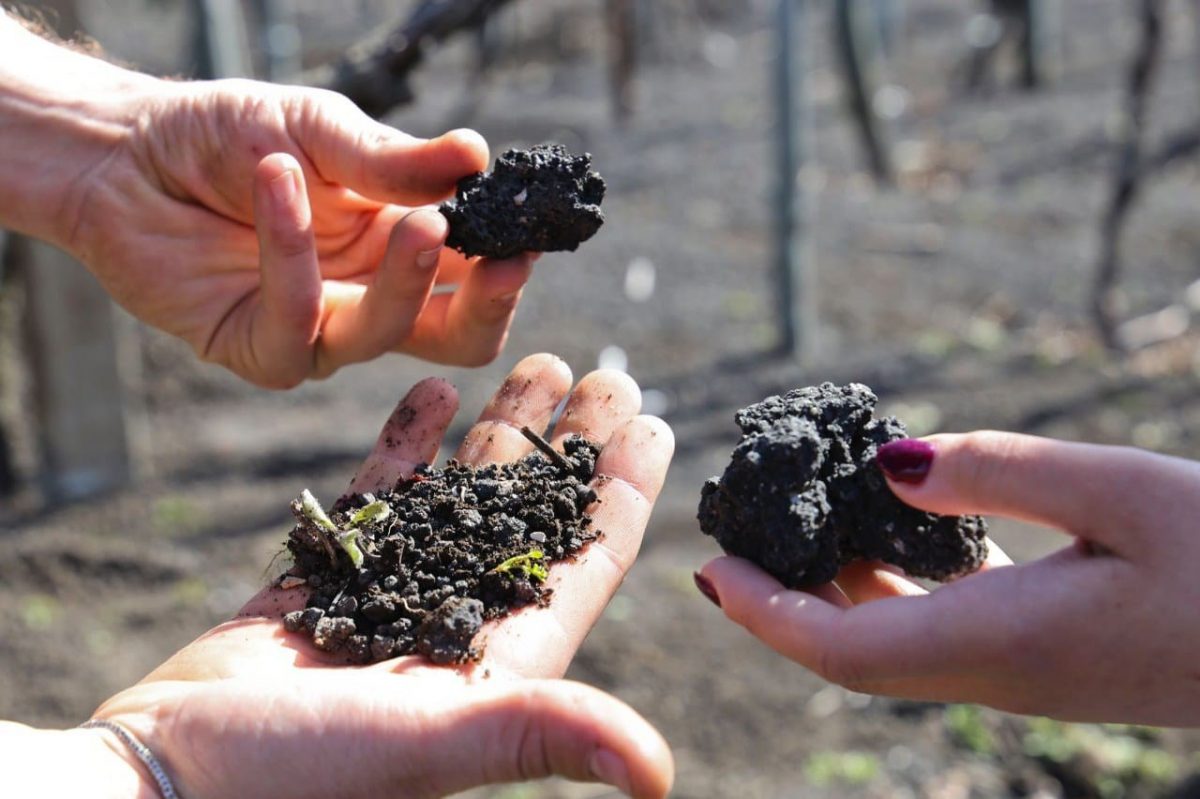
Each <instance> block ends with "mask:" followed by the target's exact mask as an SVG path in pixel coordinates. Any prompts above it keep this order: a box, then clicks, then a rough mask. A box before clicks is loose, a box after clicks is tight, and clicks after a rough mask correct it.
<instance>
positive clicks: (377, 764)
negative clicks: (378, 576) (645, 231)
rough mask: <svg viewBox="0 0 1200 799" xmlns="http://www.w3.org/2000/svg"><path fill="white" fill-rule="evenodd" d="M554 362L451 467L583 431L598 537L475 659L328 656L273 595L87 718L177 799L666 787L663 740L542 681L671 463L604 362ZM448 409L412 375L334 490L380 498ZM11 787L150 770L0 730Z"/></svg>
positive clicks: (93, 744) (118, 788)
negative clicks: (518, 786)
mask: <svg viewBox="0 0 1200 799" xmlns="http://www.w3.org/2000/svg"><path fill="white" fill-rule="evenodd" d="M571 383H572V378H571V373H570V370H569V369H568V368H567V367H566V365H565V364H564V363H563V362H562V361H561V360H559V359H557V358H554V357H552V356H548V355H536V356H531V357H529V358H526V359H525V360H523V361H522V362H521V363H520V364H518V365H517V367H516V368H515V369H514V371H513V373H512V374H511V375H510V376H509V378H508V379H507V380H506V381H505V384H504V386H503V387H501V389H500V390H499V391H497V393H496V395H495V396H494V397H493V399H492V400H491V402H490V404H489V405H488V406H487V408H486V409H485V410H484V412H483V414H482V415H481V416H480V418H479V421H478V423H477V424H476V425H475V427H474V428H472V430H471V432H470V433H469V434H468V435H467V438H466V439H465V441H464V443H463V445H462V447H461V448H460V450H459V452H458V454H457V457H458V458H459V459H461V460H462V461H463V462H466V463H475V464H479V463H487V462H503V461H510V460H514V459H517V458H519V457H521V456H523V455H525V454H526V453H527V452H529V451H530V450H531V448H532V445H531V444H530V443H529V441H528V440H526V439H525V437H524V436H523V435H522V434H521V433H520V432H519V431H520V428H521V427H523V426H529V427H531V428H533V429H535V430H539V429H544V428H545V427H546V425H547V424H548V423H549V421H550V419H551V417H552V415H553V413H554V410H555V408H556V407H557V406H558V405H559V402H560V401H561V400H562V399H563V398H564V397H567V404H566V409H565V410H564V412H563V414H562V415H561V417H560V420H559V421H558V423H557V426H556V427H555V429H554V431H553V435H552V436H551V441H552V442H553V443H555V444H556V445H558V446H559V447H561V443H562V441H563V440H564V439H566V438H567V437H569V436H570V435H572V434H583V435H585V436H586V437H587V438H589V439H590V440H592V441H596V442H602V443H603V450H602V452H601V454H600V457H599V460H598V462H597V466H596V477H595V478H594V479H593V482H592V486H593V488H594V489H595V490H596V492H597V493H598V494H599V497H600V501H599V504H597V505H595V506H593V511H592V513H593V515H594V517H595V526H596V528H597V529H600V530H602V531H603V532H604V537H603V539H602V540H599V541H595V542H592V543H591V544H589V545H588V547H587V549H585V550H584V552H583V553H582V555H581V556H580V557H579V558H578V560H575V561H571V562H562V563H557V564H555V565H554V566H553V567H552V568H551V569H550V576H549V587H551V588H553V589H554V598H553V601H552V602H551V604H550V606H549V607H547V608H529V609H526V610H523V611H520V612H517V613H515V614H513V615H511V616H508V617H505V618H503V619H500V620H499V621H497V622H491V623H489V624H488V625H486V626H485V629H484V631H483V633H481V634H486V636H487V646H486V649H485V650H484V654H483V659H482V661H481V662H479V663H476V664H470V665H467V666H463V667H457V668H451V667H439V666H433V665H430V664H429V663H428V662H427V661H426V660H425V659H424V658H422V657H418V656H408V657H401V658H396V659H392V660H386V661H383V662H379V663H376V664H373V665H370V666H345V665H335V664H331V663H330V662H329V658H328V657H326V656H323V655H322V654H321V653H320V652H318V651H317V650H315V649H314V648H313V647H312V642H311V641H310V640H308V639H307V638H305V637H304V636H303V635H302V634H300V633H287V632H285V631H284V629H283V625H282V624H281V622H280V617H281V615H282V614H283V613H284V612H286V611H288V610H292V609H295V608H299V607H303V605H304V596H303V591H302V590H301V589H293V590H290V591H284V590H281V589H277V588H272V589H268V590H265V591H263V592H262V593H260V594H259V595H258V596H257V597H255V598H254V599H252V600H251V601H250V602H249V603H248V604H247V605H246V606H245V607H244V608H243V609H242V611H241V612H240V613H239V614H238V615H237V617H236V618H234V619H233V620H231V621H228V622H226V623H224V624H222V625H219V626H218V627H216V628H215V629H213V630H210V631H209V632H207V633H205V634H204V635H202V636H201V637H200V638H198V639H197V640H196V641H194V642H193V643H191V644H190V645H188V646H187V647H185V648H184V649H183V650H181V651H180V652H178V653H177V654H175V655H174V656H172V657H171V658H170V659H169V660H168V661H167V662H166V663H164V664H163V665H162V666H160V667H159V668H157V669H155V670H154V672H152V673H151V674H150V675H149V676H147V677H146V678H145V679H144V680H143V681H142V682H140V683H139V684H137V685H135V686H133V687H132V688H129V689H128V690H126V691H123V692H121V693H120V694H117V695H116V696H114V697H113V698H111V699H109V700H108V701H106V702H105V703H104V704H103V705H101V707H100V708H99V710H98V711H97V712H96V718H97V719H103V720H106V721H108V722H113V723H116V724H119V725H121V727H122V728H124V729H127V730H128V731H129V732H130V733H131V734H132V736H133V737H134V738H136V739H137V740H138V741H140V742H141V743H142V744H144V745H145V746H146V747H147V748H148V749H149V751H150V752H152V753H153V757H154V760H155V761H157V762H158V763H160V764H161V766H162V768H163V770H164V771H165V772H166V774H167V775H168V777H169V778H170V779H171V781H172V783H173V785H174V788H175V791H176V792H177V794H178V795H179V796H180V797H182V799H202V798H205V797H251V796H289V797H293V798H294V799H303V797H314V798H316V797H322V798H323V797H328V796H338V797H345V798H346V799H352V798H353V797H378V796H404V797H434V796H444V795H447V794H451V793H454V792H456V791H461V790H465V789H467V788H470V787H472V786H476V785H482V784H487V783H496V782H506V781H513V780H524V779H538V778H540V777H546V776H550V775H561V776H564V777H567V778H570V779H575V780H589V781H601V782H606V783H608V784H611V785H613V786H616V787H617V788H619V789H620V790H622V791H624V792H625V793H626V794H628V795H630V796H635V797H645V798H646V799H651V798H652V797H662V796H665V795H666V793H667V791H668V789H669V787H670V784H671V778H672V773H673V771H672V769H673V766H672V760H671V755H670V752H669V750H668V749H667V745H666V743H665V742H664V741H663V739H662V738H661V736H659V734H658V733H657V732H656V731H655V730H654V728H653V727H651V726H650V725H649V723H648V722H646V720H645V719H643V718H642V717H641V716H639V715H638V714H637V713H636V712H635V711H634V710H632V709H631V708H629V707H628V706H627V705H625V704H623V703H622V702H620V701H618V700H617V699H615V698H613V697H611V696H608V695H607V694H604V693H602V692H600V691H598V690H596V689H594V688H590V687H588V686H585V685H581V684H578V683H573V682H568V681H564V680H560V679H557V678H559V677H560V676H561V675H562V674H563V672H564V671H565V670H566V668H567V665H568V663H569V662H570V661H571V658H572V656H573V655H574V653H575V650H576V649H577V648H578V647H579V645H580V643H582V641H583V638H584V636H586V635H587V632H588V630H589V629H590V628H591V626H592V625H593V624H594V623H595V621H596V619H597V618H598V617H599V615H600V613H601V611H602V610H603V609H604V606H605V604H606V603H607V602H608V599H609V597H610V596H611V595H612V593H613V592H614V591H615V590H616V589H617V587H618V586H619V585H620V583H621V580H622V579H623V577H624V575H625V572H626V570H627V569H628V568H629V566H630V565H631V563H632V562H633V559H634V556H635V555H636V553H637V550H638V547H639V545H640V543H641V538H642V533H643V530H644V529H645V526H646V522H647V519H648V518H649V514H650V510H651V508H652V507H653V505H654V500H655V498H656V497H657V494H658V491H659V489H660V488H661V486H662V482H663V479H664V476H665V474H666V470H667V465H668V463H669V461H670V459H671V454H672V450H673V439H672V436H671V431H670V429H669V428H668V427H667V426H666V425H665V424H663V423H662V422H661V421H660V420H658V419H655V418H652V417H647V416H637V415H636V414H637V412H638V408H639V406H640V404H641V395H640V392H639V390H638V388H637V386H636V384H635V383H634V382H633V381H632V380H631V379H630V378H629V377H628V376H626V375H624V374H622V373H619V372H611V371H600V372H593V373H592V374H590V375H588V376H586V377H585V378H583V380H581V381H580V382H579V384H578V385H576V386H575V387H574V389H573V390H572V389H571ZM456 406H457V400H456V398H455V393H454V389H453V388H452V387H451V386H449V385H448V384H447V383H445V382H444V381H441V380H436V379H429V380H425V381H423V382H421V383H419V384H417V386H416V387H414V388H413V389H412V390H411V391H410V392H409V394H408V396H406V397H405V398H404V400H403V401H402V402H401V403H400V405H399V407H398V408H397V409H396V412H395V413H394V414H393V415H392V417H391V419H390V420H389V422H388V424H387V425H386V426H385V427H384V429H383V432H382V433H381V434H380V436H379V441H378V443H377V444H376V446H375V449H374V451H373V452H372V453H371V455H370V456H369V457H368V458H367V460H366V462H365V463H364V464H363V466H362V468H361V469H360V470H359V474H358V476H357V477H356V478H355V480H354V483H353V484H352V486H351V489H352V490H353V491H357V492H362V491H372V490H379V489H380V488H381V487H383V486H388V485H391V484H393V483H394V482H395V481H396V479H397V478H398V477H400V476H401V475H404V474H406V473H409V472H410V471H411V470H412V469H413V467H414V466H415V465H416V464H417V463H420V462H432V461H433V460H434V458H435V457H436V455H437V450H438V446H439V444H440V442H441V439H442V436H443V433H444V432H445V430H446V428H447V426H448V425H449V424H450V421H451V418H452V417H453V415H454V413H455V410H456ZM0 751H3V752H4V753H5V758H4V760H5V762H6V763H7V764H8V765H7V766H6V776H5V780H6V785H7V786H12V785H13V784H14V783H13V780H14V778H15V780H16V785H17V786H18V788H17V790H16V791H15V792H14V793H13V794H12V795H14V796H34V795H36V796H71V795H87V796H96V797H108V796H112V797H139V798H142V797H144V798H145V799H150V797H155V796H157V795H158V789H157V788H156V787H155V786H154V783H153V782H152V781H151V777H150V773H149V771H148V770H147V769H146V767H145V766H144V765H143V764H142V762H140V761H139V760H138V759H137V757H136V755H135V754H134V752H133V750H132V749H131V747H130V746H129V745H128V743H127V742H125V741H122V740H121V739H119V738H118V737H117V735H115V734H114V733H113V732H112V730H111V729H105V728H91V729H86V730H68V731H61V732H59V731H37V730H32V729H30V728H27V727H22V726H20V725H15V724H0Z"/></svg>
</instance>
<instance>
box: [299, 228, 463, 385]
mask: <svg viewBox="0 0 1200 799" xmlns="http://www.w3.org/2000/svg"><path fill="white" fill-rule="evenodd" d="M446 233H447V225H446V218H445V217H444V216H442V215H441V214H439V213H438V212H437V211H434V210H430V209H419V210H417V211H413V212H412V213H410V214H408V215H407V216H405V217H404V219H402V220H401V221H400V222H399V223H398V224H397V225H396V227H395V228H394V229H393V230H392V234H391V237H390V238H389V240H388V246H387V251H386V253H385V255H384V258H383V264H382V265H381V266H380V268H379V270H378V271H377V272H376V273H375V277H374V281H373V282H372V283H371V285H370V286H369V287H366V288H363V289H359V290H356V291H353V292H349V293H348V294H347V295H346V296H343V297H341V298H339V299H338V301H337V302H336V304H335V305H333V307H331V309H330V312H329V314H328V318H327V319H326V322H325V325H324V327H323V328H322V331H321V342H320V348H319V349H318V352H317V355H318V361H317V366H316V371H317V373H318V374H332V373H333V372H334V371H336V370H337V369H339V368H340V367H342V366H345V365H346V364H350V363H357V362H360V361H368V360H371V359H373V358H376V357H378V356H380V355H382V354H384V353H385V352H389V351H391V350H393V349H395V348H396V347H398V346H399V345H400V344H401V342H403V341H404V340H405V339H406V338H407V337H408V335H409V334H410V333H411V332H412V330H413V327H414V326H415V325H416V322H417V319H418V317H419V316H420V314H421V312H422V311H423V310H424V308H425V303H426V301H427V300H428V299H429V293H430V291H431V290H432V289H433V285H434V282H435V279H436V277H437V274H438V261H439V258H440V256H441V252H442V246H443V245H444V244H445V241H446ZM355 288H356V289H358V287H355Z"/></svg>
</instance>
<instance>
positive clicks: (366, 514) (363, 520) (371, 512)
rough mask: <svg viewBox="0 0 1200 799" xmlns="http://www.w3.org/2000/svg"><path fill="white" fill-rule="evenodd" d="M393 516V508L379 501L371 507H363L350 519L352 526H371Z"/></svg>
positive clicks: (370, 505)
mask: <svg viewBox="0 0 1200 799" xmlns="http://www.w3.org/2000/svg"><path fill="white" fill-rule="evenodd" d="M391 515H392V508H391V506H390V505H388V504H387V503H386V502H384V501H383V500H382V499H377V500H375V501H374V502H372V503H371V504H369V505H363V506H362V507H361V508H359V509H358V510H356V511H355V512H354V515H353V516H351V517H350V524H353V525H356V526H357V525H360V524H371V523H377V522H381V521H383V520H384V519H386V518H387V517H389V516H391Z"/></svg>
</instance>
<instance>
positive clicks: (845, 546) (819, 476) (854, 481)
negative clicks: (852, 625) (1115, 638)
mask: <svg viewBox="0 0 1200 799" xmlns="http://www.w3.org/2000/svg"><path fill="white" fill-rule="evenodd" d="M876 402H877V397H876V396H875V394H874V393H873V392H872V391H871V389H869V388H867V387H866V386H864V385H861V384H859V383H851V384H849V385H846V386H841V387H838V386H835V385H833V384H832V383H823V384H822V385H820V386H815V387H810V388H802V389H797V390H795V391H791V392H789V393H787V394H786V395H784V396H774V397H768V398H767V399H764V400H763V401H762V402H758V403H755V404H754V405H750V406H748V407H746V408H743V409H742V410H740V411H738V412H737V414H736V416H735V420H736V421H737V424H738V426H739V427H741V429H742V440H741V442H740V443H739V444H738V446H737V447H736V448H735V449H734V451H733V458H732V460H731V461H730V464H729V466H728V467H727V468H726V469H725V473H724V475H722V476H721V477H720V478H717V477H713V478H711V479H710V480H708V481H707V482H706V483H705V484H704V489H703V493H702V496H701V500H700V513H699V518H700V528H701V530H703V531H704V533H706V534H707V535H711V536H712V537H713V538H715V539H717V541H718V543H720V544H721V547H722V548H723V549H724V550H725V551H726V552H728V553H730V554H732V555H737V556H739V557H743V558H747V559H748V560H751V561H754V562H755V563H757V564H758V565H760V566H761V567H762V568H763V569H765V570H766V571H768V572H770V573H771V574H772V575H774V576H775V577H776V578H777V579H778V580H780V581H781V582H782V583H784V584H785V585H787V586H788V587H791V588H805V587H811V586H814V585H819V584H821V583H825V582H828V581H830V580H832V579H833V578H834V577H835V576H836V575H837V572H838V569H839V568H841V567H842V566H843V565H845V564H846V563H849V562H850V561H853V560H860V559H868V560H882V561H884V562H886V563H891V564H893V565H895V566H899V567H900V568H901V569H903V570H904V571H905V572H906V573H907V574H909V575H911V576H913V577H927V578H930V579H934V580H947V579H950V578H952V577H955V576H958V575H961V574H965V573H967V572H971V571H974V570H976V569H978V568H979V567H980V566H981V565H982V564H983V561H984V559H985V558H986V556H987V544H986V542H985V540H984V536H985V534H986V531H987V527H986V523H985V522H984V520H983V519H982V518H980V517H978V516H939V515H936V514H932V513H926V512H924V511H920V510H917V509H915V508H912V507H910V506H908V505H905V504H904V503H903V502H901V501H900V500H899V499H897V498H896V496H895V495H894V494H893V493H892V491H891V489H890V488H888V485H887V482H886V480H885V479H884V476H883V473H882V472H881V471H880V470H879V467H878V466H877V465H876V464H875V453H876V451H877V450H878V448H879V447H880V445H882V444H885V443H887V442H889V441H894V440H896V439H899V438H904V437H906V435H907V433H906V430H905V427H904V425H903V423H901V422H900V420H898V419H896V418H895V417H893V416H887V417H883V418H880V419H875V418H873V416H872V415H873V412H874V410H875V403H876Z"/></svg>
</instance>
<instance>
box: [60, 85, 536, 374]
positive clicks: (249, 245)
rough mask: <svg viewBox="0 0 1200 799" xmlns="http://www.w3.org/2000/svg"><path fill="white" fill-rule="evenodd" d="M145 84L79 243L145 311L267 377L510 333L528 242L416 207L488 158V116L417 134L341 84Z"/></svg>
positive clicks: (488, 350) (489, 343)
mask: <svg viewBox="0 0 1200 799" xmlns="http://www.w3.org/2000/svg"><path fill="white" fill-rule="evenodd" d="M139 96H140V95H139ZM140 97H141V99H137V100H136V101H130V102H131V104H132V107H131V108H130V110H129V111H128V112H127V113H126V114H125V117H124V118H126V119H127V120H128V124H127V130H126V131H125V132H124V134H123V135H122V136H120V137H118V139H117V142H118V143H117V144H115V145H114V146H113V147H112V149H111V151H110V153H109V155H108V157H107V158H106V159H104V160H103V161H102V162H101V163H100V164H98V165H97V166H96V167H95V168H94V169H92V170H90V171H89V173H88V177H87V178H86V180H83V181H81V182H80V186H79V188H78V193H79V195H80V196H79V199H78V200H77V202H76V203H75V204H76V205H78V206H79V207H80V208H81V209H82V210H81V211H80V216H79V222H78V224H77V225H75V226H74V233H73V235H72V237H71V240H70V241H69V242H68V243H67V244H68V247H69V248H70V249H72V250H74V251H75V252H76V253H77V254H78V255H79V257H80V258H81V259H82V260H83V261H84V263H86V264H88V266H89V267H90V268H91V269H92V271H93V272H94V273H95V274H96V275H97V277H98V278H99V279H100V281H101V282H102V283H103V284H104V285H105V287H106V288H107V289H108V290H109V292H110V293H111V294H112V295H113V297H114V298H115V299H116V300H117V301H118V302H119V303H121V304H122V305H123V306H125V307H126V308H127V309H128V310H129V311H130V312H132V313H133V314H134V315H135V316H137V317H139V318H140V319H142V320H143V321H146V322H148V323H149V324H152V325H154V326H156V327H159V328H162V329H164V330H166V331H167V332H169V333H173V334H175V335H177V336H179V337H181V338H183V339H184V340H186V341H187V342H188V343H189V344H191V345H192V347H193V348H194V349H195V350H196V352H197V353H198V354H200V355H201V356H202V357H204V358H205V359H207V360H211V361H214V362H216V363H220V364H222V365H224V366H226V367H228V368H229V369H231V370H232V371H234V372H236V373H237V374H239V375H241V376H242V377H244V378H246V379H248V380H250V381H251V382H254V383H256V384H259V385H263V386H267V387H272V388H285V387H290V386H293V385H296V384H297V383H299V382H301V381H303V380H305V379H307V378H310V377H323V376H327V375H329V374H331V373H332V372H334V371H336V370H337V369H338V368H340V367H342V366H344V365H346V364H349V363H354V362H358V361H364V360H368V359H371V358H374V357H377V356H378V355H381V354H383V353H385V352H389V351H399V352H406V353H409V354H412V355H415V356H417V357H420V358H424V359H426V360H432V361H437V362H442V363H454V364H460V365H478V364H480V363H484V362H487V361H489V360H491V359H492V358H494V357H495V355H496V354H497V353H498V352H499V351H500V349H501V348H502V346H503V343H504V339H505V336H506V333H507V330H508V326H509V324H510V322H511V319H512V315H513V312H514V310H515V307H516V304H517V301H518V298H519V294H520V289H521V287H522V286H523V285H524V283H525V281H526V280H527V279H528V277H529V272H530V264H531V257H530V256H520V257H517V258H513V259H509V260H507V261H500V262H493V263H480V262H479V259H468V258H466V257H464V256H462V255H460V254H459V253H456V252H453V251H451V250H445V251H443V250H442V246H443V244H444V242H445V238H446V222H445V220H444V219H443V218H442V217H441V215H440V214H438V213H436V211H434V210H423V211H421V210H418V209H421V208H423V207H424V206H426V205H427V204H429V203H432V202H436V201H438V200H440V199H443V198H445V197H446V196H447V195H448V194H450V193H451V192H452V190H453V188H454V185H455V183H456V181H458V180H459V179H460V178H462V177H464V176H466V175H469V174H472V173H475V172H477V171H480V170H482V169H485V168H486V167H487V161H488V153H487V145H486V144H485V143H484V141H483V140H482V138H481V137H480V136H479V135H478V134H476V133H474V132H472V131H465V130H462V131H451V132H450V133H447V134H445V135H443V136H441V137H439V138H436V139H430V140H425V139H417V138H414V137H411V136H408V135H406V134H404V133H401V132H400V131H398V130H395V129H394V128H391V127H389V126H387V125H383V124H381V123H378V122H376V121H374V120H372V119H370V118H369V117H367V116H365V115H364V114H363V113H362V112H361V111H359V110H358V109H357V108H355V107H354V105H353V104H352V103H351V102H350V101H349V100H347V99H346V98H345V97H342V96H340V95H337V94H334V93H331V92H326V91H320V90H316V89H307V88H300V87H287V86H272V85H269V84H262V83H255V82H252V81H240V80H230V81H214V82H202V83H169V82H164V81H158V82H155V91H153V92H150V93H147V94H145V95H144V96H140ZM414 211H417V212H416V213H414ZM437 286H445V287H450V286H454V287H456V288H455V290H453V291H444V292H434V289H435V287H437Z"/></svg>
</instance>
